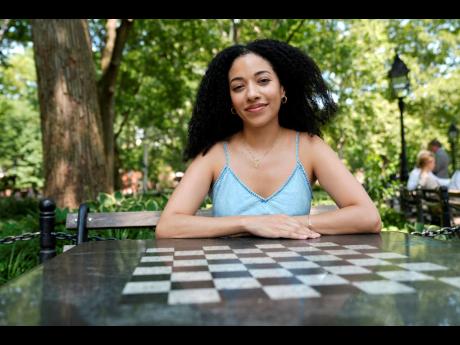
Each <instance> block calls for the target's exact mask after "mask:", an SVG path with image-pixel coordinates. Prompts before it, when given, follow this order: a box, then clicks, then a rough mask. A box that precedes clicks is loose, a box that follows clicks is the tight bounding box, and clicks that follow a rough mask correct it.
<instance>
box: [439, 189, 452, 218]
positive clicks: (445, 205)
mask: <svg viewBox="0 0 460 345" xmlns="http://www.w3.org/2000/svg"><path fill="white" fill-rule="evenodd" d="M439 194H440V198H441V209H442V216H441V226H443V227H445V226H451V223H450V207H449V190H448V189H447V187H446V186H441V187H439Z"/></svg>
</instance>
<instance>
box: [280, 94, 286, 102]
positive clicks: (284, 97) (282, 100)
mask: <svg viewBox="0 0 460 345" xmlns="http://www.w3.org/2000/svg"><path fill="white" fill-rule="evenodd" d="M281 103H283V104H286V103H287V96H286V95H284V96H283V97H281Z"/></svg>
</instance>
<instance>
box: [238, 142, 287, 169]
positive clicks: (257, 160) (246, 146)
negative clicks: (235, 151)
mask: <svg viewBox="0 0 460 345" xmlns="http://www.w3.org/2000/svg"><path fill="white" fill-rule="evenodd" d="M278 138H279V135H278V136H277V137H276V139H275V140H274V141H273V144H272V145H271V146H270V147H269V148H268V150H267V151H265V153H264V154H263V155H262V157H260V158H257V157H256V156H255V155H254V154H253V153H252V151H251V150H250V149H249V144H248V143H247V141H246V139H244V137H243V141H244V150H245V151H246V152H247V153H248V155H249V158H250V159H251V161H252V164H253V165H254V168H256V169H258V168H259V165H260V163H261V162H262V160H263V159H264V158H265V156H266V155H268V154H269V153H270V151H271V150H272V149H273V147H274V146H275V144H276V142H277V141H278Z"/></svg>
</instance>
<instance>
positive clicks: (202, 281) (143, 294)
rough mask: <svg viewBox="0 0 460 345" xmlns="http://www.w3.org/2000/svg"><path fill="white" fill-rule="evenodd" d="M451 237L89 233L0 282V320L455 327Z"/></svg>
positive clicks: (457, 300)
mask: <svg viewBox="0 0 460 345" xmlns="http://www.w3.org/2000/svg"><path fill="white" fill-rule="evenodd" d="M458 310H460V242H458V241H453V242H441V241H437V240H433V239H428V238H422V237H414V236H410V235H406V234H403V233H397V232H384V233H381V234H379V235H371V234H366V235H340V236H322V237H320V238H318V239H309V240H287V239H264V238H255V237H244V238H218V239H161V240H123V241H100V242H88V243H83V244H81V245H79V246H76V247H74V248H72V249H70V250H69V251H67V252H65V253H63V254H61V255H59V256H57V257H55V258H53V259H51V260H50V261H48V262H45V263H44V264H43V265H40V266H38V267H36V268H35V269H33V270H31V271H29V272H27V273H25V274H24V275H22V276H20V277H18V278H17V279H15V280H13V281H11V282H9V283H7V284H5V285H4V286H2V287H0V325H460V313H459V312H458Z"/></svg>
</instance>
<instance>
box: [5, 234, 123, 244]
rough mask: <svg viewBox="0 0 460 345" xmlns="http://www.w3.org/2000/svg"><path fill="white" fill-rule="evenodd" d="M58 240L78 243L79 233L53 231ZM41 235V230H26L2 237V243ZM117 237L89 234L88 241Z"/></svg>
mask: <svg viewBox="0 0 460 345" xmlns="http://www.w3.org/2000/svg"><path fill="white" fill-rule="evenodd" d="M51 235H53V236H54V237H55V238H56V239H57V240H65V241H72V242H73V243H74V244H75V243H77V235H76V234H69V233H67V232H52V233H51ZM39 236H40V232H26V233H24V234H21V235H17V236H7V237H4V238H0V244H11V243H14V242H17V241H28V240H31V239H34V238H37V237H39ZM115 240H117V238H114V237H102V236H88V241H115Z"/></svg>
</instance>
